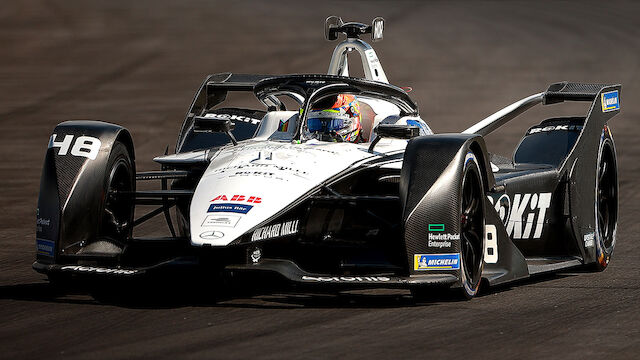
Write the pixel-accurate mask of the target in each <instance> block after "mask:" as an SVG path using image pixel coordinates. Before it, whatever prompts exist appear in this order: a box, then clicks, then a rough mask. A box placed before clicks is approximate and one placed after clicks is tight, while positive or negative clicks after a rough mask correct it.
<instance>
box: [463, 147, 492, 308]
mask: <svg viewBox="0 0 640 360" xmlns="http://www.w3.org/2000/svg"><path fill="white" fill-rule="evenodd" d="M470 171H475V172H476V174H477V177H478V181H479V185H480V193H481V194H482V193H483V189H484V186H483V179H482V172H481V170H480V165H479V164H478V159H477V158H476V156H475V154H474V153H473V152H468V153H467V154H466V156H465V159H464V167H463V171H462V174H463V175H462V181H460V214H461V215H462V191H463V184H464V179H465V177H466V176H467V173H469V172H470ZM480 206H481V207H482V209H483V210H482V214H483V216H482V234H481V240H482V246H481V249H482V250H481V253H482V260H481V261H480V265H479V268H478V270H477V275H476V279H468V278H467V275H466V272H465V267H464V266H465V265H464V264H465V262H464V259H463V255H462V245H461V246H460V285H461V288H462V293H463V295H464V296H465V297H467V298H469V299H470V298H472V297H474V296H475V295H476V294H477V292H478V288H479V287H480V282H481V280H482V270H483V268H484V251H485V246H486V243H485V234H484V229H485V216H484V214H485V211H484V198H483V197H482V196H481V198H480ZM460 235H461V239H460V241H461V242H462V234H460Z"/></svg>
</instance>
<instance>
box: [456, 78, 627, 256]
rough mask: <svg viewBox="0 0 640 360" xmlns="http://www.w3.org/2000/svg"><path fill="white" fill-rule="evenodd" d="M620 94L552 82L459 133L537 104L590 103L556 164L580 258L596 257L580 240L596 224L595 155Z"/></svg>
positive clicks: (613, 88) (487, 127) (481, 130)
mask: <svg viewBox="0 0 640 360" xmlns="http://www.w3.org/2000/svg"><path fill="white" fill-rule="evenodd" d="M620 95H621V86H620V85H600V84H579V83H569V82H561V83H556V84H552V85H551V86H549V88H548V89H547V91H545V92H542V93H539V94H534V95H531V96H529V97H527V98H524V99H522V100H520V101H518V102H516V103H514V104H512V105H509V106H507V107H506V108H504V109H502V110H500V111H498V112H497V113H495V114H493V115H491V116H489V117H487V118H486V119H484V120H482V121H480V122H479V123H477V124H476V125H473V126H472V127H470V128H469V129H467V130H465V131H464V132H463V133H467V134H481V135H486V134H489V133H491V132H492V131H493V130H495V129H497V128H498V127H500V126H502V125H504V124H505V123H507V122H508V121H510V120H512V119H513V118H515V117H516V116H518V115H519V114H521V113H523V112H524V111H526V110H527V109H529V108H531V107H532V106H534V105H537V104H543V105H549V104H556V103H560V102H563V101H590V102H591V107H590V108H589V112H588V113H587V115H586V117H585V119H584V125H583V126H582V130H581V131H580V134H579V135H578V138H577V139H576V141H575V143H574V144H573V147H572V148H571V150H570V151H569V152H568V153H567V155H566V157H565V158H564V160H563V161H562V162H561V163H560V165H559V166H558V167H557V172H558V176H559V179H560V180H561V181H560V184H561V185H559V186H564V187H566V189H565V191H564V194H567V195H566V199H565V206H564V209H563V213H564V214H565V215H567V216H570V221H571V229H572V231H573V233H574V237H575V241H576V242H577V244H578V249H581V250H580V251H581V252H582V256H583V259H587V260H588V259H591V260H595V256H596V255H595V250H594V252H593V253H586V252H585V251H584V247H583V246H582V241H583V239H587V238H588V237H589V236H593V234H594V233H595V232H596V229H597V226H598V224H597V221H596V216H594V204H595V203H596V194H595V193H596V192H595V191H594V190H593V189H596V186H597V184H596V174H597V171H598V162H599V160H598V154H599V151H600V148H601V147H602V146H603V142H602V141H603V140H602V139H603V138H604V136H605V132H608V131H610V130H609V128H608V127H606V126H605V125H606V124H607V121H609V120H610V119H611V118H612V117H613V116H615V115H617V114H618V113H619V112H620V107H621V102H620ZM611 146H613V144H612V145H611ZM541 151H544V149H541ZM614 152H615V148H614ZM589 190H591V191H589Z"/></svg>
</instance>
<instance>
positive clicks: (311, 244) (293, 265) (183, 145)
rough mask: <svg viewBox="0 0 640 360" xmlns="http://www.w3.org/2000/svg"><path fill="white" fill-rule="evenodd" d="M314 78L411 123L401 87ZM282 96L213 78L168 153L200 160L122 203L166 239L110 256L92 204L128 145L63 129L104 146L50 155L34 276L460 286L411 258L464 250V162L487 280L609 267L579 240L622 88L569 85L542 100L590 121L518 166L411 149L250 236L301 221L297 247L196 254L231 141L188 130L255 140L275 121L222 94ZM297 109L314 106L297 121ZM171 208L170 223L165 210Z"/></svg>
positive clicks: (561, 132)
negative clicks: (474, 196)
mask: <svg viewBox="0 0 640 360" xmlns="http://www.w3.org/2000/svg"><path fill="white" fill-rule="evenodd" d="M291 79H292V80H291V81H290V83H289V85H290V86H292V87H293V86H297V85H296V81H298V82H300V81H307V80H309V79H310V78H309V77H308V76H307V77H305V76H298V77H297V78H296V77H295V76H293V77H291ZM322 79H325V80H327V81H335V82H339V83H340V84H342V85H343V86H344V87H345V89H347V90H348V91H352V92H353V91H376V92H382V93H385V92H386V93H387V95H388V96H389V97H390V98H392V97H394V98H396V99H397V100H398V101H401V102H403V103H405V104H408V106H407V109H408V110H407V111H406V113H405V114H414V115H415V114H417V108H415V104H414V103H413V101H411V99H410V98H409V97H408V96H407V95H406V93H405V92H404V91H402V90H401V89H399V88H395V87H391V86H387V85H384V86H382V85H379V84H376V83H375V82H368V81H360V80H357V79H350V80H344V79H341V77H335V76H334V77H330V76H322ZM346 79H349V78H346ZM316 80H317V79H316ZM280 84H282V81H281V80H278V79H277V78H275V79H274V78H270V77H269V76H264V75H237V74H217V75H212V76H210V77H208V78H207V79H206V80H205V82H204V83H203V85H202V87H201V88H200V90H199V91H198V92H197V94H196V97H195V99H194V101H193V103H192V105H191V107H190V109H189V111H188V113H187V117H186V119H185V121H184V123H183V125H182V128H181V130H180V133H179V135H178V140H177V144H176V154H183V153H184V154H189V153H190V152H191V151H195V150H205V151H204V152H203V155H202V156H201V157H199V158H198V157H193V158H190V159H189V160H185V161H184V162H181V163H180V162H173V163H167V162H163V161H162V159H159V160H158V161H159V162H160V163H161V165H162V169H161V170H160V171H157V172H147V173H139V174H138V175H137V180H138V181H159V182H160V184H161V190H158V191H135V189H133V191H132V192H131V194H129V199H130V201H132V202H134V203H135V204H136V205H155V206H157V208H156V209H155V210H152V211H150V212H149V213H148V214H147V215H143V216H141V217H140V218H138V219H136V220H135V221H133V222H132V224H131V226H132V227H133V225H137V224H139V223H141V222H143V221H145V220H147V219H148V218H150V217H152V216H155V215H161V214H164V216H165V217H166V219H167V224H168V230H169V236H167V237H166V238H154V239H140V238H133V237H130V238H126V239H121V240H120V242H121V243H122V244H121V245H122V246H120V247H119V249H120V250H119V251H117V252H115V253H109V254H99V253H95V252H93V253H91V254H89V255H86V254H83V252H82V248H84V247H86V246H87V244H91V243H92V242H94V241H96V239H95V229H96V228H98V227H99V224H98V221H99V220H97V219H99V218H100V216H99V214H98V212H99V211H100V209H101V205H100V204H102V202H103V201H104V198H105V197H106V196H108V195H109V194H106V193H105V190H104V186H103V181H104V176H105V171H106V170H105V163H106V159H107V158H108V157H109V153H110V150H111V147H112V146H113V144H114V143H116V142H118V141H119V142H122V143H124V144H125V145H126V146H127V148H128V149H129V150H130V153H131V158H132V159H133V158H134V151H133V142H132V140H131V137H130V135H129V133H128V132H127V131H126V129H123V128H121V127H119V126H116V125H112V124H106V123H101V122H67V123H62V124H60V125H58V127H56V129H55V130H54V134H58V136H62V135H73V137H74V139H76V138H77V137H78V136H88V137H92V138H96V139H99V140H100V143H101V147H100V150H99V152H98V153H97V156H96V158H95V159H94V160H89V158H88V157H86V156H69V154H61V152H60V151H59V150H60V149H59V147H55V146H54V147H52V146H51V145H50V147H49V149H48V150H47V155H46V158H45V163H44V167H43V175H42V181H41V189H40V197H39V200H38V231H37V234H36V237H37V241H38V256H37V261H36V262H35V263H34V268H35V269H36V270H38V271H41V272H44V273H48V274H55V273H68V274H91V275H96V276H133V275H140V274H144V273H147V272H151V271H152V270H154V269H157V268H161V267H165V266H169V265H191V266H195V267H196V268H198V267H205V268H206V269H207V271H231V272H243V271H249V272H253V271H266V272H273V273H277V274H279V275H281V276H284V277H285V278H287V279H289V280H292V281H294V282H301V283H321V284H328V283H334V284H350V285H353V284H362V285H372V284H375V285H376V286H415V285H421V284H447V285H452V284H453V285H455V284H457V282H458V281H459V279H460V276H461V275H460V270H459V269H454V270H440V271H429V272H425V271H418V269H417V266H414V261H416V259H415V256H416V254H441V253H459V252H460V251H461V249H460V241H459V240H456V237H455V235H456V234H460V232H461V222H460V202H461V198H460V196H461V185H460V184H461V181H462V179H461V176H462V174H463V169H464V166H465V163H466V162H467V160H468V158H469V154H472V155H473V156H474V158H475V159H476V161H477V162H478V165H479V167H480V169H481V174H482V186H483V191H484V194H485V196H484V197H483V199H482V206H483V208H484V214H485V218H484V223H485V225H486V227H485V230H486V231H485V233H484V236H483V237H484V239H483V246H482V247H483V249H484V258H485V264H484V270H483V272H482V277H483V278H484V279H486V280H487V281H488V282H489V283H490V284H499V283H504V282H508V281H513V280H517V279H521V278H524V277H527V276H529V275H531V274H534V273H540V272H547V271H554V270H558V269H561V268H567V267H572V266H579V265H586V264H591V263H595V262H596V261H606V262H608V256H610V254H608V255H606V256H607V259H604V260H603V259H602V257H603V256H604V255H603V253H602V251H601V250H599V246H597V242H596V244H594V243H590V244H589V243H587V240H588V239H592V238H593V237H594V236H597V214H595V213H594V203H595V202H596V200H597V199H596V196H597V194H596V192H595V191H594V189H595V188H596V184H595V181H596V173H597V171H598V168H597V167H598V161H597V160H598V158H599V151H600V149H601V144H602V143H603V141H604V140H607V139H608V140H609V141H610V143H611V146H612V147H613V139H612V137H611V132H610V130H609V129H608V128H607V126H606V124H607V121H608V120H609V119H610V118H611V117H612V116H614V115H616V114H617V113H618V112H619V107H618V108H617V109H615V110H611V111H606V112H605V111H602V110H601V109H604V107H603V105H602V99H603V96H602V94H603V93H606V92H611V91H617V92H618V94H619V93H620V86H619V85H616V86H602V85H584V84H572V83H559V84H554V85H552V86H551V87H550V88H549V89H548V90H547V91H546V92H544V93H543V94H542V95H541V96H542V98H541V99H542V101H543V102H544V103H545V104H551V103H558V102H562V101H588V102H590V103H591V108H590V109H589V112H588V113H587V114H586V116H584V117H571V118H554V119H549V120H545V121H543V122H541V123H540V124H539V125H536V126H534V127H532V128H531V129H529V130H528V131H527V133H526V134H525V136H524V137H523V139H522V140H521V142H520V144H519V145H518V147H517V148H516V150H515V152H514V156H513V158H512V159H508V158H503V157H500V156H496V155H493V154H489V153H488V152H487V150H486V146H485V143H484V138H483V137H482V136H481V135H479V134H439V135H429V136H421V137H415V138H413V139H411V140H410V141H409V142H408V145H407V147H406V150H405V151H404V153H398V154H395V155H389V156H388V157H385V158H382V159H380V160H376V161H374V162H370V163H367V164H364V165H363V166H361V167H359V168H355V169H350V170H349V171H347V172H345V173H342V174H338V175H336V176H335V177H333V178H332V179H329V180H328V181H326V182H325V183H323V184H321V185H320V186H318V187H317V188H315V189H312V190H311V191H309V193H308V194H307V195H305V196H304V197H302V198H301V199H300V200H299V201H297V202H296V203H294V204H291V206H289V207H288V208H287V209H285V210H283V211H282V212H281V213H279V214H277V215H276V216H274V217H273V218H271V219H269V220H267V221H265V222H264V223H263V224H260V225H259V226H257V227H256V228H255V229H253V230H256V229H257V228H259V227H261V226H265V225H269V224H271V223H277V222H285V221H291V220H294V219H295V220H298V221H299V227H300V229H301V230H300V232H299V233H298V235H297V236H292V237H284V238H278V239H271V240H268V241H255V240H254V239H252V232H253V231H249V232H248V233H247V234H246V235H244V236H243V237H241V238H239V239H238V240H236V241H235V242H234V243H233V244H231V245H230V246H228V247H225V248H222V249H213V248H211V247H203V248H194V247H192V246H191V245H190V239H189V229H188V213H189V204H190V196H192V194H193V190H194V188H195V186H196V185H197V183H198V181H199V179H200V176H202V173H203V171H204V170H205V168H206V166H207V164H208V160H207V154H208V152H207V149H212V148H216V147H219V146H222V145H225V144H227V143H229V138H228V137H227V136H226V135H225V134H220V133H199V132H197V131H194V119H195V118H196V117H197V116H204V115H205V114H207V113H214V112H215V113H216V114H217V115H221V114H222V115H226V116H227V118H230V119H231V120H232V121H235V123H236V127H235V130H234V131H233V133H234V135H235V137H236V138H237V139H238V140H243V139H247V138H250V137H251V136H253V133H254V132H255V130H256V128H257V126H258V124H259V120H260V118H261V117H262V115H264V113H265V110H267V111H270V110H274V109H272V108H270V107H267V109H264V110H253V109H235V108H221V107H219V105H220V104H221V103H223V102H224V100H225V98H226V96H227V94H228V92H233V91H245V92H248V91H255V92H256V94H257V95H258V96H259V95H260V94H261V91H263V90H264V89H269V87H270V86H272V85H280ZM303 91H306V89H303ZM310 97H311V96H310ZM618 101H619V100H618ZM305 106H308V103H306V104H303V106H302V109H305ZM411 109H415V111H413V112H412V111H411ZM59 139H60V138H58V140H59ZM614 154H615V149H614ZM399 159H403V165H402V167H401V169H398V168H390V167H385V166H383V165H384V164H388V163H389V162H393V161H397V160H399ZM496 168H497V169H496ZM172 208H175V214H174V215H175V220H172V219H171V215H170V212H169V210H170V209H172ZM43 223H48V224H49V225H47V226H42V224H43ZM174 225H175V226H174ZM432 225H434V226H435V225H437V226H438V233H441V232H443V230H445V229H446V232H445V233H446V234H451V235H453V237H451V239H452V241H451V244H450V245H448V246H446V243H445V244H444V245H445V246H440V245H439V246H437V247H436V246H431V245H430V241H429V233H430V232H432V231H431V230H432V227H431V226H432ZM434 229H435V227H434ZM594 233H595V234H596V235H594ZM41 244H43V245H42V246H44V247H42V248H41ZM589 245H590V246H589ZM47 246H48V247H47ZM488 259H489V261H487V260H488ZM605 266H606V264H605Z"/></svg>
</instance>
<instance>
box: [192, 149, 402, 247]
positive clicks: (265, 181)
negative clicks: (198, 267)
mask: <svg viewBox="0 0 640 360" xmlns="http://www.w3.org/2000/svg"><path fill="white" fill-rule="evenodd" d="M405 146H406V141H399V140H391V141H388V143H387V144H383V146H381V147H379V149H377V150H378V151H383V152H390V151H398V150H402V149H403V148H404V147H405ZM378 151H376V153H374V154H371V153H369V152H368V151H367V146H365V145H357V144H350V143H323V142H317V141H309V142H306V143H304V144H294V143H283V142H273V141H267V142H252V141H248V142H246V143H244V144H240V145H238V146H235V147H227V148H224V149H222V150H221V151H220V152H219V153H218V154H217V155H216V156H215V157H214V159H213V160H212V161H211V164H210V165H209V167H208V168H207V170H206V171H205V174H204V175H203V177H202V179H201V180H200V183H199V184H198V186H197V187H196V190H195V193H194V196H193V200H192V202H191V209H190V225H191V243H192V244H193V245H197V246H202V245H205V244H208V245H212V246H225V245H228V244H230V243H231V242H232V241H234V240H236V239H237V238H239V237H240V236H241V235H243V234H245V233H247V232H248V231H250V230H253V229H254V228H255V227H257V226H258V225H260V224H262V223H263V222H265V221H266V220H268V219H270V218H272V217H274V216H275V215H276V214H278V213H279V212H281V211H282V210H283V209H285V208H286V207H287V206H289V205H290V204H291V203H293V202H295V201H296V200H298V199H299V198H300V197H302V196H303V195H305V194H307V193H308V192H309V191H310V190H312V189H313V188H315V187H317V186H318V185H320V184H321V183H322V182H324V181H326V180H328V179H330V178H331V177H333V176H335V175H336V174H338V173H341V172H343V171H345V170H346V169H348V168H349V167H351V166H354V165H357V164H358V163H360V162H362V161H365V160H367V161H368V160H369V159H375V158H379V157H380V155H381V153H380V152H378ZM289 220H291V221H295V220H296V219H289ZM265 225H266V224H265ZM281 226H283V228H282V229H280V230H278V231H279V232H280V231H282V230H283V229H284V226H285V225H284V224H283V225H281ZM286 226H287V227H288V228H289V231H294V230H295V231H298V230H299V229H294V230H291V227H292V225H291V226H289V224H287V225H286ZM275 232H276V229H274V230H273V234H275ZM271 235H272V234H271V233H269V234H267V235H265V236H271ZM259 237H261V238H262V237H263V236H259Z"/></svg>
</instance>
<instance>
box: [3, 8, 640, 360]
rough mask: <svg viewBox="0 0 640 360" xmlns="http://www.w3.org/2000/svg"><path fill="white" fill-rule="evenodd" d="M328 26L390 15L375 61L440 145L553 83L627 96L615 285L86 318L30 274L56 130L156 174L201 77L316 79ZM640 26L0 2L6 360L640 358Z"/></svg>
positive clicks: (164, 307)
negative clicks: (107, 144)
mask: <svg viewBox="0 0 640 360" xmlns="http://www.w3.org/2000/svg"><path fill="white" fill-rule="evenodd" d="M332 14H337V15H341V16H343V17H344V18H345V19H349V20H359V21H364V22H367V21H370V20H371V19H372V18H373V17H374V16H383V17H385V18H386V20H387V24H386V25H387V26H386V31H385V39H384V41H382V42H381V43H378V44H376V45H375V48H376V49H377V51H378V55H379V57H380V59H381V61H382V64H383V66H384V69H385V71H386V73H387V76H388V77H389V79H390V80H391V82H392V83H394V84H398V85H400V86H411V87H412V88H413V92H412V93H411V95H412V96H413V97H414V99H416V100H417V102H418V103H419V104H420V106H421V114H422V116H423V118H425V119H426V120H427V121H428V122H429V123H430V125H431V126H432V128H433V129H434V130H435V131H436V132H456V131H460V130H463V129H465V128H466V127H468V126H469V125H471V124H473V123H474V122H476V121H478V120H480V119H482V118H483V117H484V116H486V115H488V114H490V113H492V112H494V111H496V110H498V109H499V108H501V107H502V106H505V105H507V104H509V103H511V102H513V101H515V100H517V99H519V98H522V97H525V96H527V95H530V94H533V93H535V92H539V91H542V90H543V89H545V88H546V87H547V86H548V85H549V84H550V83H552V82H556V81H561V80H572V81H583V82H600V83H622V84H623V92H622V112H621V114H620V115H619V116H617V117H616V118H614V120H613V121H612V122H611V126H612V129H613V133H614V136H615V139H616V143H617V151H618V161H619V177H620V178H619V182H620V194H621V198H620V218H619V227H618V244H617V248H616V252H615V254H614V257H613V259H612V262H611V264H610V266H609V268H608V269H607V270H606V271H605V272H604V273H598V274H595V273H575V272H571V273H563V274H559V275H555V276H547V277H543V278H538V279H534V280H532V281H526V282H522V283H519V284H515V285H513V286H509V287H502V288H498V289H489V290H485V291H484V293H482V294H481V295H480V296H479V297H477V298H475V299H473V300H472V301H468V302H460V301H452V300H450V299H440V300H439V299H434V300H433V301H431V302H427V303H424V304H417V303H415V302H413V300H412V299H411V297H410V295H409V293H408V292H404V291H391V292H389V291H377V290H376V291H370V292H365V293H343V294H338V295H335V294H324V295H317V296H312V295H311V294H304V293H303V294H297V293H293V292H287V291H283V292H276V293H270V292H266V293H258V294H249V295H247V294H245V293H237V294H235V295H234V296H231V297H226V298H216V299H210V301H207V299H206V298H205V299H202V298H201V297H197V296H195V297H194V296H192V295H189V294H188V293H186V292H185V293H184V295H181V294H179V296H177V297H175V298H171V300H168V301H150V302H149V303H144V302H142V303H135V304H132V303H127V302H125V303H121V302H115V303H113V302H100V301H96V300H95V299H94V298H93V297H91V296H89V295H88V294H86V293H82V292H79V293H78V292H76V293H67V294H59V293H56V292H53V291H52V289H51V288H50V287H49V286H48V285H47V281H46V280H45V278H44V277H43V276H42V275H39V274H37V273H35V272H34V271H33V270H31V263H32V261H33V259H34V255H35V249H34V235H35V230H34V228H35V224H34V223H35V208H36V201H37V194H38V186H39V178H40V171H41V164H42V161H43V158H44V153H45V149H46V145H47V140H48V136H49V134H50V133H51V131H52V129H53V128H54V126H55V125H56V124H57V123H58V122H61V121H63V120H66V119H101V120H105V121H109V122H115V123H119V124H122V125H124V126H125V127H127V128H128V129H130V130H131V132H132V134H133V136H134V142H135V146H136V155H137V159H138V169H139V170H153V169H157V167H156V166H155V165H154V164H153V163H152V161H151V158H152V156H154V155H157V154H159V153H162V152H163V151H164V149H165V147H166V146H167V145H170V148H173V144H175V136H176V134H177V132H178V129H179V126H180V124H181V122H182V120H183V116H184V112H185V110H186V108H187V106H188V105H189V103H190V101H191V99H192V96H193V94H194V91H195V90H196V88H197V87H198V86H199V84H200V82H201V81H202V79H203V78H204V76H205V75H206V74H208V73H214V72H224V71H234V72H245V73H273V74H280V73H296V72H315V73H322V72H325V71H326V68H327V66H328V63H329V58H330V54H331V51H332V46H333V45H334V44H331V43H328V42H326V41H325V40H324V39H323V35H322V26H323V21H324V18H325V17H326V16H328V15H332ZM639 24H640V4H638V3H634V2H609V1H607V2H593V3H590V2H562V3H544V2H535V3H527V2H468V3H467V2H464V3H463V2H456V3H450V2H409V1H407V2H405V1H394V2H382V1H370V2H364V1H362V2H345V1H336V2H309V3H306V2H301V1H287V2H270V1H262V2H251V3H249V2H243V1H233V2H216V1H200V2H195V1H189V2H186V1H185V2H178V1H176V2H173V1H159V0H156V1H104V2H97V1H96V2H93V1H91V2H88V1H67V0H64V1H63V0H59V1H44V0H31V1H16V2H7V3H3V6H1V7H0V129H1V131H0V149H1V151H0V153H1V154H2V155H1V156H2V157H1V159H2V161H0V169H1V170H0V200H1V201H0V209H2V210H1V214H0V215H1V216H0V222H1V227H0V354H1V355H0V357H2V358H4V359H13V358H44V357H46V358H77V359H89V358H91V359H103V358H104V359H114V358H163V357H166V358H249V357H251V358H254V357H258V358H283V357H291V358H337V357H340V358H394V359H403V358H406V359H410V358H441V359H448V358H452V357H456V358H461V359H465V358H519V359H528V358H536V359H538V358H556V359H557V358H562V359H588V358H591V359H595V358H612V359H624V358H626V359H635V358H638V355H637V354H638V351H640V311H639V310H640V301H639V300H638V299H639V298H640V273H639V272H640V256H639V255H640V245H639V242H638V235H637V234H638V233H639V232H640V224H639V222H638V221H637V218H638V214H639V212H638V209H639V207H640V205H639V204H640V202H639V200H640V191H639V182H638V179H637V177H638V175H639V174H640V163H639V161H638V159H640V157H639V155H640V154H639V153H640V142H638V141H637V138H638V129H639V128H640V125H639V124H638V119H639V116H640V104H639V102H638V99H639V96H640V89H639V84H640V72H639V71H640V70H639V69H640V67H639V64H640V61H639V59H640V58H639V56H640V27H639V26H638V25H639ZM565 109H569V110H565ZM558 112H560V113H562V114H584V113H585V112H586V109H585V108H584V107H580V106H578V107H571V106H569V107H568V108H566V107H563V106H562V105H554V106H550V107H547V108H545V109H537V110H535V111H532V112H531V113H530V115H528V116H526V117H523V118H522V119H521V120H518V121H516V122H514V124H513V125H512V126H510V127H509V128H508V129H505V130H501V131H500V132H498V133H497V134H495V135H492V136H491V137H489V139H488V144H489V150H490V151H493V152H497V153H500V154H505V155H509V154H510V153H511V151H512V149H513V147H514V145H515V144H516V142H517V141H518V139H519V138H520V136H521V135H522V134H523V132H524V130H525V129H526V128H527V127H528V126H530V125H532V124H535V123H537V122H539V121H540V120H542V119H544V118H546V117H549V116H552V115H554V114H557V113H558ZM158 226H159V225H158ZM146 231H148V232H153V231H154V229H153V227H152V228H149V229H147V230H146ZM200 286H202V288H203V289H208V288H209V286H210V285H209V284H207V283H203V284H201V285H200ZM209 290H211V289H209ZM157 300H162V299H157Z"/></svg>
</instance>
